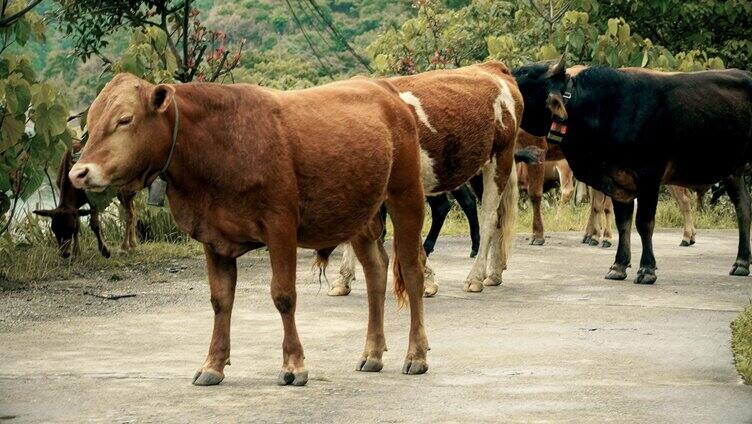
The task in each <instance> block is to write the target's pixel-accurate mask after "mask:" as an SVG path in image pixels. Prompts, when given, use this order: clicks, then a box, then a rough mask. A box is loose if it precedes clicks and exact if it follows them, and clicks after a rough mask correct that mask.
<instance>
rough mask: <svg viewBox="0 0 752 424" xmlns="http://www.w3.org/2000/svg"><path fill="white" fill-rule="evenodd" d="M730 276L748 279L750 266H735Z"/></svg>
mask: <svg viewBox="0 0 752 424" xmlns="http://www.w3.org/2000/svg"><path fill="white" fill-rule="evenodd" d="M729 275H734V276H736V277H746V276H747V275H749V265H744V264H734V266H732V267H731V272H729Z"/></svg>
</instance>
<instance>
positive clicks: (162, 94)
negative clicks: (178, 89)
mask: <svg viewBox="0 0 752 424" xmlns="http://www.w3.org/2000/svg"><path fill="white" fill-rule="evenodd" d="M174 97H175V87H173V86H171V85H168V84H159V85H158V86H156V87H154V90H152V92H151V96H150V98H149V106H150V107H151V110H152V111H153V112H156V113H164V111H166V110H167V108H168V107H170V104H171V103H172V101H173V100H174Z"/></svg>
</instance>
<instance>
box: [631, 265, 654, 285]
mask: <svg viewBox="0 0 752 424" xmlns="http://www.w3.org/2000/svg"><path fill="white" fill-rule="evenodd" d="M657 279H658V277H656V276H655V270H653V269H649V268H640V270H639V271H637V278H635V280H634V283H635V284H653V283H655V280H657Z"/></svg>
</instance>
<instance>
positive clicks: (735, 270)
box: [513, 58, 752, 284]
mask: <svg viewBox="0 0 752 424" xmlns="http://www.w3.org/2000/svg"><path fill="white" fill-rule="evenodd" d="M513 74H514V76H515V78H516V79H517V83H518V84H519V87H520V91H521V92H522V95H523V97H524V100H525V112H524V115H523V118H522V123H521V127H522V128H523V129H524V130H525V131H527V132H529V133H531V134H534V135H539V136H542V135H546V134H547V133H549V129H551V128H552V122H553V124H554V127H553V128H554V129H555V128H556V127H558V130H556V131H551V134H550V135H552V139H554V138H558V137H557V135H561V133H564V135H563V139H562V140H561V145H562V146H561V147H562V150H563V152H564V155H565V157H566V158H567V161H569V164H570V165H571V167H572V170H573V171H574V174H575V176H576V177H577V178H578V179H579V180H581V181H584V182H585V183H587V184H588V185H591V186H593V187H595V188H597V189H598V190H601V191H603V192H605V193H606V194H608V195H610V196H611V197H612V198H613V201H614V214H615V217H616V225H617V227H618V229H619V248H618V250H617V252H616V261H615V262H614V265H613V266H612V267H611V269H610V271H609V272H608V274H607V275H606V278H608V279H614V280H621V279H624V278H626V276H627V273H626V269H627V267H629V266H630V261H631V257H630V255H631V254H630V241H629V240H630V229H631V226H632V215H633V210H634V200H635V199H637V200H638V201H639V205H638V208H637V217H636V219H637V231H638V233H639V234H640V238H641V239H642V247H643V250H642V257H641V258H640V270H639V271H638V275H637V278H636V279H635V283H642V284H651V283H653V282H655V280H656V276H655V269H656V262H655V257H654V256H653V246H652V235H653V227H654V224H655V210H656V205H657V202H658V189H659V187H660V185H661V184H675V185H679V186H684V187H690V188H694V187H699V186H703V185H707V184H712V183H715V182H717V181H722V182H723V184H724V186H725V188H726V190H727V192H728V194H729V197H730V198H731V200H732V202H733V203H734V206H735V208H736V215H737V221H738V224H739V251H738V255H737V258H736V262H734V265H733V267H732V268H731V272H730V274H731V275H748V274H749V265H750V244H749V243H750V239H749V237H750V196H749V192H748V191H747V189H746V188H745V187H744V184H743V178H742V176H743V170H744V166H745V164H747V163H748V162H750V154H751V153H752V152H751V151H750V149H751V148H752V74H750V73H749V72H745V71H740V70H734V69H732V70H726V71H705V72H694V73H661V72H653V71H648V70H644V69H618V70H616V69H610V68H601V67H596V68H589V69H585V70H582V71H581V72H579V73H578V74H576V75H574V76H571V77H570V76H568V75H567V74H566V72H565V66H564V60H563V58H562V60H561V61H560V62H559V63H551V62H547V63H537V64H531V65H526V66H523V67H521V68H518V69H516V70H514V72H513ZM567 99H568V100H567Z"/></svg>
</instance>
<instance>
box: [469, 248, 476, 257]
mask: <svg viewBox="0 0 752 424" xmlns="http://www.w3.org/2000/svg"><path fill="white" fill-rule="evenodd" d="M476 256H478V249H473V250H471V251H470V259H472V258H474V257H476Z"/></svg>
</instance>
